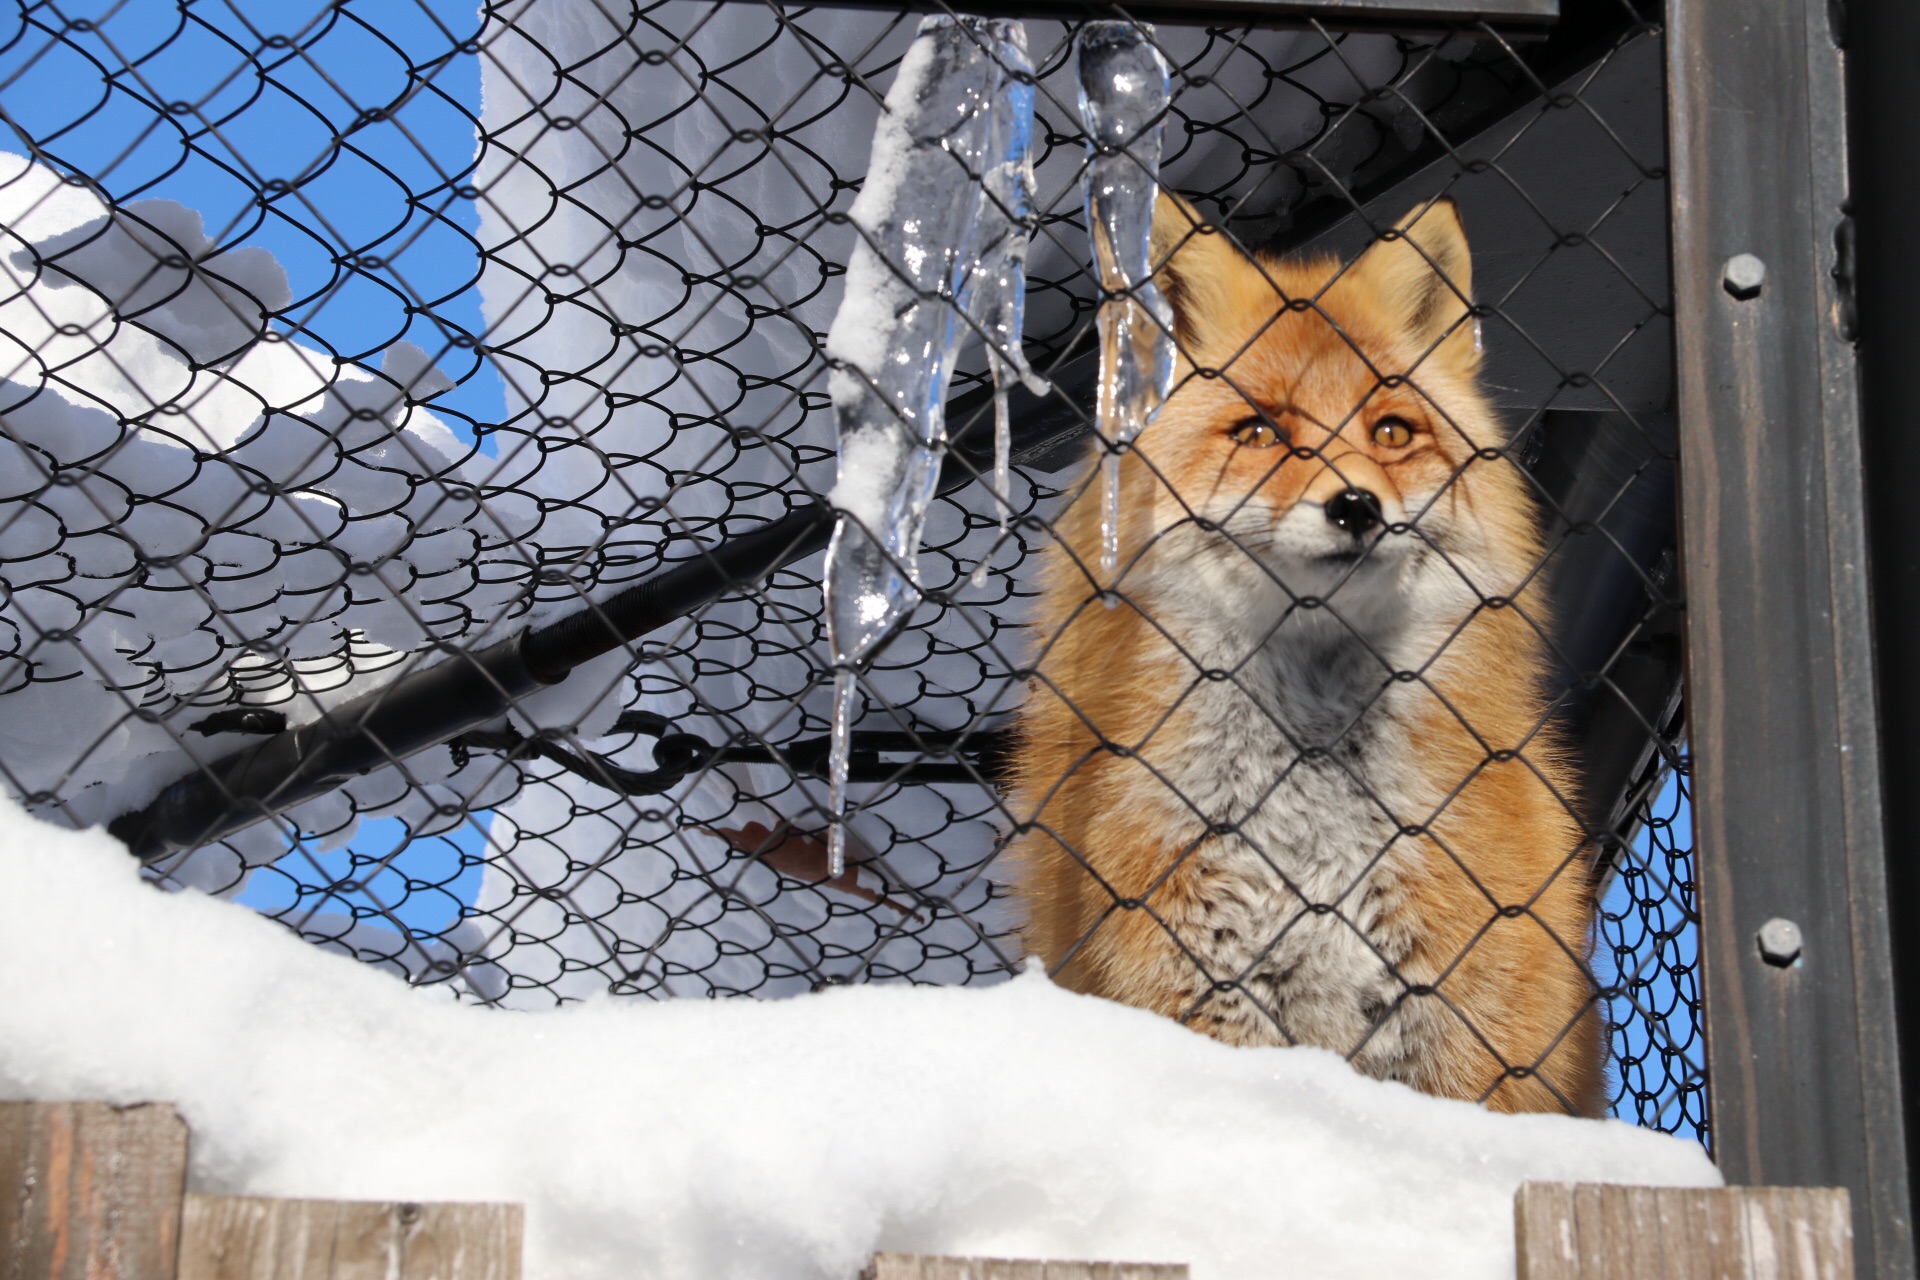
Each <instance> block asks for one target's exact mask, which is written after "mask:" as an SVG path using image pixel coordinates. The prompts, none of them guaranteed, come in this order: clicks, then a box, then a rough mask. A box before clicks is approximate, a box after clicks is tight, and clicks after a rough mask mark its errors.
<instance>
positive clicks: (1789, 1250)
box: [1513, 1182, 1854, 1280]
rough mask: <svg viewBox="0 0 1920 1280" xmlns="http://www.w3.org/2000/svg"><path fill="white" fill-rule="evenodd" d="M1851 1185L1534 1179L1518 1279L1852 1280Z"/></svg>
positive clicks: (1517, 1213) (1520, 1228) (1520, 1206)
mask: <svg viewBox="0 0 1920 1280" xmlns="http://www.w3.org/2000/svg"><path fill="white" fill-rule="evenodd" d="M1852 1223H1853V1216H1852V1209H1851V1207H1850V1206H1849V1204H1848V1197H1847V1192H1846V1190H1845V1189H1844V1188H1810V1187H1725V1188H1698V1187H1615V1186H1600V1185H1582V1186H1569V1185H1566V1184H1563V1183H1539V1182H1534V1183H1528V1184H1527V1185H1525V1186H1523V1187H1521V1188H1520V1194H1519V1195H1517V1196H1516V1197H1514V1204H1513V1225H1514V1255H1515V1263H1516V1275H1517V1280H1853V1274H1854V1271H1853V1225H1852Z"/></svg>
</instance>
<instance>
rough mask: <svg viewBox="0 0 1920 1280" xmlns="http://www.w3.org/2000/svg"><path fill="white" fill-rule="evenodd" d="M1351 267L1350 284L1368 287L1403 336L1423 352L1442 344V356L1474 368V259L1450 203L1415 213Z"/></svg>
mask: <svg viewBox="0 0 1920 1280" xmlns="http://www.w3.org/2000/svg"><path fill="white" fill-rule="evenodd" d="M1394 231H1395V232H1396V233H1397V234H1395V235H1393V236H1391V237H1385V238H1382V239H1381V240H1379V241H1377V242H1376V243H1375V244H1374V245H1373V246H1372V247H1371V248H1369V249H1368V250H1367V251H1366V252H1365V253H1363V254H1361V255H1360V257H1359V259H1358V260H1357V261H1356V262H1355V263H1354V264H1353V267H1352V269H1351V270H1350V271H1349V272H1348V278H1349V279H1351V280H1352V281H1354V282H1355V283H1358V284H1365V285H1367V286H1370V287H1371V289H1372V291H1373V293H1374V295H1375V298H1376V299H1377V301H1378V304H1379V305H1380V306H1381V307H1383V308H1384V309H1385V311H1386V313H1387V314H1388V315H1390V316H1392V317H1393V318H1394V320H1395V321H1396V322H1397V323H1398V325H1399V328H1400V330H1401V332H1403V333H1404V334H1406V335H1407V337H1409V338H1411V339H1412V340H1413V342H1414V343H1415V344H1416V345H1418V346H1419V347H1421V348H1422V349H1425V348H1428V347H1432V346H1433V345H1434V344H1435V343H1439V344H1440V346H1439V350H1438V351H1437V352H1436V354H1438V355H1442V356H1445V357H1446V358H1448V359H1452V360H1459V361H1463V362H1465V363H1467V364H1468V365H1469V366H1470V367H1477V366H1478V364H1479V356H1478V353H1477V352H1476V351H1475V350H1474V347H1475V342H1474V327H1473V324H1472V323H1471V321H1470V319H1469V314H1468V311H1469V308H1470V307H1471V306H1472V305H1473V255H1472V254H1471V253H1470V252H1469V250H1468V249H1467V233H1466V229H1465V228H1464V227H1462V226H1461V225H1460V211H1459V210H1458V209H1457V208H1455V207H1454V203H1453V201H1452V200H1449V199H1445V198H1442V199H1439V200H1435V201H1434V202H1433V203H1431V204H1426V205H1421V206H1418V207H1416V208H1414V209H1413V210H1412V211H1411V212H1409V213H1408V214H1407V216H1406V217H1404V218H1402V219H1400V221H1399V222H1398V223H1397V224H1396V225H1395V226H1394Z"/></svg>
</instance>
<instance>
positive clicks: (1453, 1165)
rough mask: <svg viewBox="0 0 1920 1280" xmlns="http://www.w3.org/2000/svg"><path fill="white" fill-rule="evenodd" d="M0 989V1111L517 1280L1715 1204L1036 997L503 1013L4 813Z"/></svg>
mask: <svg viewBox="0 0 1920 1280" xmlns="http://www.w3.org/2000/svg"><path fill="white" fill-rule="evenodd" d="M0 972H5V973H6V974H7V975H8V983H7V985H6V988H5V991H4V994H0V1095H4V1096H7V1097H13V1098H39V1099H59V1098H101V1099H106V1100H109V1101H115V1102H133V1101H140V1100H148V1099H162V1100H168V1101H173V1102H176V1103H177V1104H178V1105H179V1106H180V1107H181V1109H182V1111H183V1112H184V1114H185V1115H186V1117H187V1119H188V1121H189V1123H190V1124H191V1125H192V1126H193V1135H194V1137H193V1165H192V1171H191V1175H190V1177H191V1185H192V1187H193V1188H194V1189H196V1190H202V1191H212V1192H231V1193H245V1194H259V1195H284V1196H323V1197H351V1198H381V1199H415V1200H419V1199H427V1200H433V1199H502V1200H516V1201H522V1202H524V1203H525V1204H526V1206H527V1226H528V1236H527V1249H528V1256H527V1275H528V1276H529V1277H530V1280H561V1278H566V1280H575V1278H578V1280H587V1278H589V1277H593V1278H596V1280H597V1278H599V1277H605V1278H606V1280H614V1278H615V1277H618V1278H620V1280H626V1278H628V1277H646V1276H682V1275H726V1276H733V1277H762V1276H764V1277H776V1276H777V1277H781V1278H782V1280H790V1278H793V1277H803V1276H805V1277H811V1276H818V1277H833V1278H834V1280H845V1277H849V1276H851V1275H853V1274H854V1273H855V1271H856V1270H857V1269H858V1268H859V1266H860V1265H861V1264H862V1263H863V1261H864V1260H865V1259H866V1257H867V1256H868V1255H869V1254H870V1253H871V1252H873V1251H874V1250H876V1249H890V1250H909V1251H923V1252H937V1253H952V1254H989V1255H1000V1256H1028V1257H1058V1258H1095V1259H1103V1258H1105V1259H1128V1260H1137V1261H1188V1262H1191V1263H1192V1264H1193V1274H1194V1275H1195V1277H1196V1278H1197V1280H1227V1278H1228V1277H1240V1276H1245V1277H1250V1278H1251V1277H1260V1278H1262V1280H1266V1278H1269V1277H1272V1276H1274V1275H1275V1274H1285V1275H1286V1276H1288V1277H1290V1278H1291V1280H1333V1278H1335V1277H1354V1278H1355V1280H1358V1278H1360V1277H1366V1278H1367V1280H1376V1278H1377V1277H1380V1276H1404V1275H1419V1276H1422V1277H1430V1278H1432V1280H1456V1278H1457V1280H1467V1278H1469V1277H1473V1278H1476V1280H1495V1278H1498V1277H1506V1276H1511V1275H1512V1274H1513V1227H1512V1197H1513V1193H1514V1190H1515V1188H1516V1187H1517V1186H1518V1185H1519V1184H1520V1183H1521V1182H1522V1181H1525V1180H1530V1179H1531V1180H1551V1181H1622V1182H1631V1183H1639V1184H1671V1185H1686V1186H1711V1185H1716V1184H1717V1182H1718V1181H1719V1179H1718V1175H1717V1173H1716V1171H1715V1169H1714V1168H1713V1166H1712V1165H1711V1163H1709V1161H1708V1160H1707V1158H1706V1156H1705V1155H1704V1153H1703V1152H1702V1151H1701V1149H1700V1148H1699V1147H1697V1146H1695V1145H1693V1144H1691V1143H1688V1142H1684V1141H1681V1140H1678V1139H1674V1138H1669V1137H1665V1136H1663V1135H1660V1134H1656V1133H1652V1132H1649V1131H1646V1130H1639V1129H1634V1128H1631V1127H1629V1126H1626V1125H1623V1124H1620V1123H1618V1122H1614V1121H1591V1120H1576V1119H1569V1118H1563V1117H1548V1116H1531V1117H1502V1116H1495V1115H1491V1114H1489V1113H1487V1112H1485V1111H1483V1110H1482V1109H1480V1108H1479V1107H1476V1106H1472V1105H1469V1104H1466V1103H1460V1102H1451V1101H1442V1100H1437V1099H1432V1098H1427V1097H1423V1096H1421V1095H1418V1094H1415V1093H1413V1092H1411V1091H1410V1090H1407V1089H1405V1088H1402V1087H1400V1086H1398V1085H1390V1084H1382V1083H1379V1082H1376V1081H1372V1080H1368V1079H1365V1078H1363V1077H1360V1076H1358V1075H1357V1074H1355V1073H1354V1072H1353V1071H1352V1070H1351V1069H1349V1068H1348V1067H1347V1066H1346V1064H1345V1063H1344V1062H1342V1061H1340V1060H1339V1059H1338V1058H1337V1057H1334V1056H1333V1055H1331V1054H1327V1053H1323V1052H1320V1051H1317V1050H1304V1049H1232V1048H1228V1047H1226V1046H1223V1045H1220V1044H1218V1043H1216V1042H1214V1041H1211V1040H1208V1039H1206V1038H1205V1037H1202V1036H1198V1035H1195V1034H1193V1033H1191V1032H1189V1031H1186V1030H1184V1029H1183V1028H1180V1027H1178V1026H1176V1025H1174V1024H1173V1023H1171V1022H1169V1021H1166V1020H1165V1019H1161V1018H1157V1017H1154V1016H1152V1015H1150V1014H1147V1013H1143V1012H1141V1011H1138V1010H1134V1009H1128V1008H1124V1007H1121V1006H1119V1005H1114V1004H1109V1003H1106V1002H1103V1001H1099V1000H1095V999H1092V998H1089V997H1082V996H1075V995H1071V994H1068V993H1066V992H1064V991H1062V990H1060V989H1058V988H1055V987H1053V986H1051V985H1049V984H1048V983H1047V981H1046V980H1045V979H1044V978H1043V977H1041V976H1039V975H1037V974H1029V975H1026V976H1023V977H1021V978H1018V979H1016V980H1015V981H1013V982H1010V983H1007V984H1003V985H1001V986H999V987H995V988H990V989H984V990H981V989H974V990H968V989H958V988H955V989H928V988H912V989H909V988H895V987H862V988H854V989H840V990H832V991H829V992H826V993H823V994H819V995H810V996H802V997H798V998H795V999H791V1000H783V1001H766V1002H759V1001H726V1002H713V1001H674V1002H669V1003H665V1004H652V1003H645V1002H617V1001H611V1000H602V1001H596V1002H592V1003H589V1004H587V1005H584V1006H580V1007H576V1008H574V1009H571V1010H569V1011H567V1012H564V1013H549V1014H539V1015H533V1014H511V1013H498V1012H490V1011H487V1010H484V1009H479V1008H475V1007H472V1006H469V1005H462V1004H457V1003H455V1002H453V1001H451V1000H448V999H447V998H445V995H444V993H442V992H436V991H435V990H434V989H431V988H409V987H407V986H406V985H404V984H403V983H402V982H400V981H398V980H396V979H395V978H393V977H391V976H389V975H388V974H386V973H383V972H380V971H379V970H376V969H373V968H369V967H366V966H363V965H358V964H355V963H353V962H351V961H349V960H347V959H345V958H343V957H341V956H337V955H329V954H325V953H323V952H321V951H319V950H317V949H314V948H311V947H308V946H306V945H304V944H302V943H301V942H299V941H298V940H297V939H295V938H293V937H291V936H289V935H288V934H287V933H286V932H285V931H283V930H281V929H280V928H278V927H277V926H274V925H272V924H270V923H268V922H267V921H265V920H262V919H260V918H258V917H256V916H254V915H252V914H250V913H248V912H246V911H244V910H242V909H238V908H235V907H233V906H231V905H229V904H226V903H223V902H220V901H218V900H215V899H211V898H208V897H205V896H203V895H201V894H198V893H194V892H190V891H189V892H181V893H177V894H163V893H159V892H156V891H155V890H153V889H152V888H151V887H149V886H147V885H144V884H142V883H141V882H140V880H139V879H138V877H137V875H136V872H135V868H134V865H133V863H132V861H131V860H130V859H128V858H127V857H126V855H125V853H124V851H122V850H121V849H120V848H119V846H118V845H117V844H115V843H114V842H112V841H110V840H108V839H106V838H105V837H103V836H101V835H99V834H97V833H73V832H68V831H63V830H59V829H56V828H53V827H50V826H46V825H43V824H40V823H37V822H35V821H34V820H33V819H31V818H29V817H27V816H26V815H25V814H24V813H23V812H22V811H21V810H20V809H19V808H18V807H16V806H14V805H11V804H9V803H5V802H0Z"/></svg>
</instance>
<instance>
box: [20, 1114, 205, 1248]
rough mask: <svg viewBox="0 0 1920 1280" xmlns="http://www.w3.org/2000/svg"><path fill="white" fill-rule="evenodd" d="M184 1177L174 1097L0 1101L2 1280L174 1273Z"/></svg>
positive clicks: (183, 1143) (183, 1135) (181, 1127)
mask: <svg viewBox="0 0 1920 1280" xmlns="http://www.w3.org/2000/svg"><path fill="white" fill-rule="evenodd" d="M186 1182H187V1126H186V1124H185V1123H184V1122H183V1121H182V1120H181V1119H180V1116H179V1115H178V1114H177V1113H176V1112H175V1111H174V1109H173V1108H172V1107H170V1106H167V1105H165V1104H162V1103H150V1104H146V1105H142V1106H131V1107H116V1106H112V1105H110V1104H108V1103H104V1102H5V1103H0V1280H170V1278H171V1277H172V1276H173V1273H174V1257H175V1255H176V1254H177V1252H178V1249H179V1239H180V1234H179V1233H180V1200H181V1196H182V1195H183V1194H184V1193H185V1191H186Z"/></svg>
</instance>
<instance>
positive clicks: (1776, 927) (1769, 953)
mask: <svg viewBox="0 0 1920 1280" xmlns="http://www.w3.org/2000/svg"><path fill="white" fill-rule="evenodd" d="M1755 941H1756V942H1758V943H1759V944H1760V958H1761V959H1762V960H1765V961H1766V962H1767V963H1768V964H1771V965H1777V966H1778V967H1780V968H1782V969H1784V968H1786V967H1787V966H1788V965H1790V964H1792V963H1793V962H1794V961H1795V960H1798V959H1799V958H1800V950H1801V940H1800V926H1799V925H1797V924H1795V923H1794V922H1793V921H1791V920H1782V919H1781V918H1780V917H1779V916H1775V917H1774V918H1773V919H1771V920H1769V921H1767V922H1766V923H1765V924H1763V925H1761V926H1760V932H1759V934H1758V935H1757V936H1756V937H1755Z"/></svg>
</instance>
